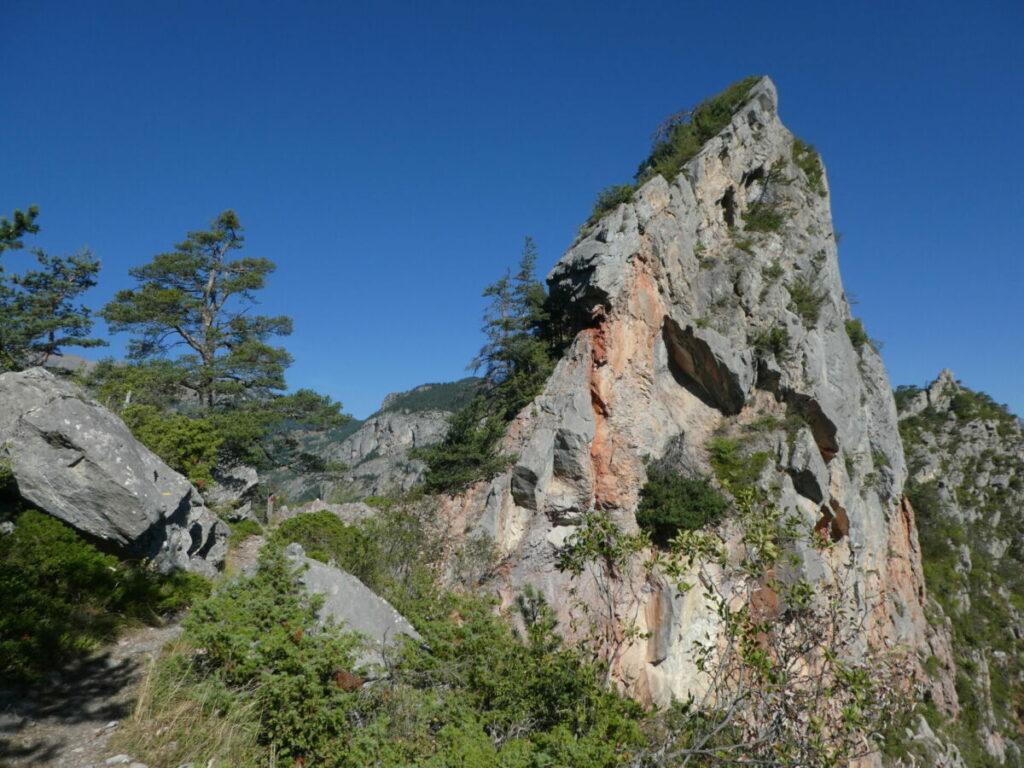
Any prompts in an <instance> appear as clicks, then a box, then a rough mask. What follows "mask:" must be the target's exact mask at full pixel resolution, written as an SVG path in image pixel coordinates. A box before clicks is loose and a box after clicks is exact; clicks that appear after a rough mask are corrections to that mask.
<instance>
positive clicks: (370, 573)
mask: <svg viewBox="0 0 1024 768" xmlns="http://www.w3.org/2000/svg"><path fill="white" fill-rule="evenodd" d="M274 538H275V539H276V541H278V542H279V543H280V544H281V545H282V546H286V545H288V544H290V543H291V542H297V543H299V544H301V545H302V548H303V549H304V550H306V555H307V556H308V557H311V558H313V559H314V560H319V561H320V562H323V563H326V562H330V561H334V562H335V563H337V564H338V567H340V568H343V569H344V570H346V571H348V572H349V573H351V574H352V575H353V576H355V577H356V578H358V579H359V580H360V581H363V582H364V583H374V582H375V581H376V579H375V578H374V577H375V575H376V571H377V565H378V554H377V551H376V547H375V546H374V542H372V541H371V540H370V539H369V537H367V536H366V534H365V533H363V531H362V530H360V529H359V528H357V527H356V526H354V525H347V524H345V523H343V522H342V521H341V519H340V518H339V517H338V516H337V515H335V514H334V513H333V512H328V511H327V510H321V511H319V512H307V513H303V514H301V515H296V516H295V517H293V518H290V519H288V520H285V521H284V522H283V523H281V524H280V525H279V526H278V528H277V530H276V531H275V532H274Z"/></svg>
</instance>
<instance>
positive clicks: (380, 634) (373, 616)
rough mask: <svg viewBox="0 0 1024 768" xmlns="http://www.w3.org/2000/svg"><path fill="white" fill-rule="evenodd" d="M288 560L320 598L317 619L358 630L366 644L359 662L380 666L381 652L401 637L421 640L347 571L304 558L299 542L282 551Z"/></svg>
mask: <svg viewBox="0 0 1024 768" xmlns="http://www.w3.org/2000/svg"><path fill="white" fill-rule="evenodd" d="M285 554H286V555H288V557H289V559H290V560H291V561H292V562H293V563H295V564H296V565H298V566H299V567H301V568H302V569H303V570H302V583H303V585H304V586H305V587H306V590H307V591H308V592H309V593H310V594H313V595H320V596H321V597H323V605H321V607H320V612H319V617H320V621H321V622H324V623H326V622H327V621H333V622H334V623H335V624H341V625H343V628H344V629H345V630H346V631H349V632H358V633H360V634H361V635H363V636H364V637H365V638H366V640H367V643H368V651H367V654H366V655H365V656H364V657H363V658H362V659H361V660H360V663H362V664H376V665H383V664H384V658H383V655H382V654H383V651H384V649H385V648H386V647H387V646H389V645H393V644H394V643H396V642H398V641H399V640H400V639H401V637H403V636H404V637H410V638H412V639H413V640H417V641H422V639H423V638H422V637H420V634H419V632H417V631H416V629H415V628H414V627H413V626H412V624H410V623H409V622H408V620H407V619H406V618H405V617H404V616H402V614H400V613H399V612H398V611H397V610H395V608H394V607H393V606H392V605H391V603H389V602H388V601H387V600H385V599H384V598H383V597H381V596H380V595H378V594H377V593H376V592H374V591H373V590H371V589H370V588H369V587H367V586H366V585H365V584H363V582H361V581H360V580H359V579H357V578H356V577H355V576H353V575H352V574H350V573H347V572H346V571H343V570H341V569H340V568H335V567H334V566H331V565H326V564H324V563H321V562H319V561H317V560H313V559H311V558H308V557H306V553H305V552H304V551H303V549H302V547H301V546H300V545H298V544H290V545H288V548H287V549H286V550H285Z"/></svg>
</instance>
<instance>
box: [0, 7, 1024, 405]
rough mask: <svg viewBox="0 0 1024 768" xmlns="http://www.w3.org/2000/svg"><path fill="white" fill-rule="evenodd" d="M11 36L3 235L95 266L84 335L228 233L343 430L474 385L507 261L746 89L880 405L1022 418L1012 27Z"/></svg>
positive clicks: (17, 31) (544, 264) (559, 16)
mask: <svg viewBox="0 0 1024 768" xmlns="http://www.w3.org/2000/svg"><path fill="white" fill-rule="evenodd" d="M634 5H635V6H636V7H633V6H634ZM3 16H4V26H5V33H4V39H3V41H2V42H0V65H2V71H3V72H4V73H5V75H6V78H5V84H4V106H3V108H2V111H0V118H2V119H0V146H3V148H4V154H3V170H2V172H0V215H10V212H11V211H12V210H13V209H14V208H24V207H25V206H27V205H29V204H31V203H36V204H38V205H39V206H40V208H41V210H42V214H41V217H40V220H39V223H40V224H41V225H42V232H41V233H40V235H39V236H37V237H35V238H33V239H32V244H33V245H39V246H41V247H43V248H46V249H47V250H50V251H54V252H60V251H73V250H76V249H78V248H80V247H82V246H86V245H87V246H89V247H91V248H92V249H93V250H94V251H95V252H96V253H97V255H98V256H99V257H100V258H101V259H102V261H103V272H102V276H101V284H100V286H99V287H98V288H97V289H95V290H94V291H93V292H92V293H91V294H90V295H88V296H87V303H89V304H90V305H91V306H94V307H97V308H98V307H99V306H102V304H103V303H105V302H106V301H107V300H109V298H110V297H111V296H112V295H113V294H114V292H115V291H117V290H119V289H120V288H124V287H127V286H128V285H129V284H130V280H129V278H128V276H127V270H128V269H129V268H130V267H132V266H134V265H138V264H141V263H145V262H146V261H148V260H149V259H150V258H151V257H152V256H153V255H154V254H156V253H159V252H161V251H165V250H169V249H170V247H171V246H172V244H173V243H175V242H178V241H180V240H181V239H183V237H184V235H185V233H186V232H187V231H189V230H194V229H201V228H204V227H205V226H206V225H207V224H208V223H209V221H210V220H211V219H213V218H214V217H215V216H216V215H217V214H218V213H219V212H220V211H222V210H224V209H226V208H234V209H235V210H236V211H237V212H238V214H239V216H240V217H241V219H242V222H243V224H244V225H245V226H246V235H247V247H246V251H245V253H246V254H247V255H250V256H261V257H266V258H270V259H272V260H273V261H275V262H276V263H277V265H278V269H277V272H276V273H275V274H274V275H273V276H272V278H271V282H270V284H269V286H268V288H267V290H266V291H264V292H263V294H262V306H261V310H262V311H264V312H265V313H266V314H288V315H291V316H292V317H294V319H295V333H294V334H293V335H292V336H291V337H289V338H288V339H285V340H283V344H284V345H285V346H286V347H287V348H288V349H289V351H290V352H291V353H292V355H293V356H294V358H295V364H294V365H293V367H292V368H291V369H290V371H289V383H290V384H291V385H292V386H293V387H312V388H314V389H317V390H320V391H323V392H326V393H328V394H330V395H332V396H334V397H335V398H337V399H339V400H341V401H342V402H343V403H344V405H345V408H346V410H349V411H351V412H353V413H355V414H356V415H359V416H365V415H367V414H369V413H370V412H371V411H373V410H374V409H375V408H376V407H377V405H378V404H379V402H380V400H381V399H382V398H383V396H384V395H385V394H386V393H388V392H391V391H398V390H404V389H408V388H410V387H412V386H415V385H416V384H419V383H423V382H427V381H445V380H452V379H456V378H461V377H462V376H464V375H466V374H465V366H466V364H467V363H468V362H469V360H471V359H472V357H473V356H474V354H475V352H476V351H477V349H478V347H479V346H480V344H481V336H480V333H479V326H480V315H481V312H482V310H483V308H484V300H483V299H482V298H481V297H480V293H481V291H482V290H483V288H484V287H485V286H486V285H487V284H489V283H490V282H493V281H494V280H495V279H496V278H497V277H498V276H500V275H501V274H502V273H503V272H504V270H505V268H506V267H507V266H509V265H512V264H514V263H515V262H516V261H517V260H518V258H519V253H520V249H521V246H522V242H523V238H524V236H526V235H531V236H533V237H534V239H535V240H536V241H537V244H538V246H539V249H540V254H541V258H540V266H541V268H542V269H543V270H544V271H545V272H546V271H547V270H548V269H550V267H551V266H553V265H554V263H555V262H556V261H557V260H558V258H559V257H560V256H561V254H562V252H563V251H564V250H565V248H566V247H568V245H569V244H570V242H571V240H572V238H573V234H574V232H575V229H576V227H577V226H578V225H579V223H580V222H581V221H582V220H583V219H585V218H586V216H587V215H588V213H589V210H590V206H591V203H592V201H593V198H594V195H595V194H596V192H597V191H598V190H599V189H600V188H602V187H604V186H607V185H609V184H613V183H623V182H626V181H628V180H630V178H631V176H632V173H633V171H634V170H635V168H636V166H637V164H638V163H639V161H640V160H641V159H642V158H643V157H644V156H645V154H646V152H647V149H648V146H649V137H650V134H651V132H652V130H653V129H654V127H655V126H656V125H657V124H658V122H659V121H660V120H661V118H662V117H664V116H665V115H667V114H669V113H671V112H674V111H676V110H678V109H680V108H682V107H686V106H691V105H693V104H695V103H696V102H698V101H700V100H701V99H703V98H705V97H707V96H710V95H713V94H714V93H716V92H718V91H719V90H721V89H722V88H723V87H725V86H726V85H728V84H729V83H731V82H733V81H735V80H738V79H740V78H742V77H744V76H746V75H749V74H768V75H770V76H771V77H772V78H773V79H774V80H775V82H776V84H777V86H778V88H779V93H780V101H781V105H780V113H781V115H782V118H783V121H784V122H785V123H786V124H787V125H788V126H789V127H790V128H791V129H792V130H793V131H794V132H796V133H797V134H798V135H800V136H802V137H803V138H805V139H806V140H807V141H810V142H812V143H814V144H815V145H817V147H818V149H819V150H821V152H822V154H823V156H824V160H825V163H826V165H827V167H828V171H829V179H830V183H831V186H832V192H833V200H832V202H833V212H834V215H835V219H836V227H837V229H838V230H839V231H840V232H842V234H843V239H842V243H841V246H840V264H841V267H842V271H843V277H844V280H845V285H846V288H847V291H848V292H849V293H852V294H854V295H856V297H857V299H858V300H859V304H858V306H856V307H855V308H854V311H855V313H856V314H857V315H859V316H860V317H862V318H863V319H864V322H865V325H866V327H867V329H868V332H869V333H870V335H871V336H873V337H876V338H879V339H881V340H882V341H883V342H884V343H885V347H884V350H883V356H884V358H885V361H886V364H887V366H888V369H889V373H890V378H891V379H892V381H893V383H894V384H898V383H916V384H920V383H923V382H925V381H926V380H928V379H930V378H933V377H934V376H935V375H936V374H937V373H938V371H939V370H940V369H941V368H943V367H949V368H951V369H953V371H954V372H955V373H956V374H957V376H958V377H959V378H960V379H962V380H963V382H964V383H965V384H967V385H968V386H971V387H973V388H975V389H982V390H984V391H987V392H988V393H990V394H991V395H992V396H993V397H994V398H995V399H996V400H997V401H999V402H1004V403H1008V404H1009V405H1010V406H1011V408H1012V409H1013V410H1014V411H1015V412H1016V413H1018V414H1024V362H1022V352H1024V312H1022V309H1021V298H1022V291H1024V266H1022V256H1024V254H1022V253H1021V245H1020V243H1021V239H1020V234H1019V231H1018V230H1019V228H1020V224H1021V222H1022V221H1024V216H1022V214H1024V204H1022V179H1024V161H1022V159H1021V151H1020V132H1021V125H1022V124H1024V98H1022V95H1024V54H1022V53H1021V50H1022V49H1021V45H1020V40H1021V38H1022V34H1024V5H1022V4H1021V3H1020V2H1019V1H1018V0H1006V1H1005V2H1001V1H994V0H991V1H986V0H980V1H979V2H972V3H966V2H957V3H952V2H943V1H942V0H932V1H930V2H899V3H892V2H861V3H844V4H838V3H836V4H834V3H822V2H776V3H764V2H758V3H754V2H746V1H745V0H744V1H740V2H732V3H728V4H723V3H694V2H683V1H681V0H676V2H647V3H642V4H632V3H622V2H615V3H613V2H607V3H604V2H503V3H490V2H480V1H479V0H478V1H477V2H444V1H443V0H439V1H437V2H432V3H422V2H363V3H349V2H312V1H310V2H294V3H280V2H274V3H270V2H255V1H253V2H227V1H225V0H205V1H204V2H193V1H192V0H176V1H175V2H166V1H165V0H147V2H139V1H138V0H130V1H127V0H126V1H124V2H118V1H114V0H111V1H106V0H95V1H93V2H88V3H85V2H80V1H78V0H70V1H68V2H52V1H48V0H33V1H32V2H27V1H26V0H7V2H5V3H4V14H3ZM25 258H26V256H25V255H24V254H22V255H18V254H11V255H9V256H5V259H7V261H8V263H9V264H10V266H11V268H14V269H17V268H18V267H19V265H20V264H22V263H24V262H23V261H19V260H20V259H25ZM100 329H101V331H102V324H101V327H100ZM123 341H124V339H117V340H115V343H114V345H113V346H112V347H111V349H110V352H111V353H112V354H115V355H117V354H119V352H120V351H121V348H122V344H123Z"/></svg>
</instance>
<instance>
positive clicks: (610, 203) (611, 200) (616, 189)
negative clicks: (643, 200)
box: [587, 184, 636, 224]
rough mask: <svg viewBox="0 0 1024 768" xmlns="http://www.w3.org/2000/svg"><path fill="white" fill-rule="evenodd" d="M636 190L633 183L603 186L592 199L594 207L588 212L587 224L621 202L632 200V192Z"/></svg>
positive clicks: (612, 209) (613, 208)
mask: <svg viewBox="0 0 1024 768" xmlns="http://www.w3.org/2000/svg"><path fill="white" fill-rule="evenodd" d="M634 192H636V185H635V184H613V185H612V186H610V187H605V188H604V189H602V190H601V191H600V192H598V193H597V199H596V200H595V201H594V209H593V210H592V211H591V212H590V218H589V219H587V224H593V223H595V222H596V221H597V220H598V219H600V218H601V217H602V216H604V215H605V214H606V213H608V212H610V211H614V210H615V209H616V208H618V207H619V206H620V205H622V204H623V203H631V202H633V193H634Z"/></svg>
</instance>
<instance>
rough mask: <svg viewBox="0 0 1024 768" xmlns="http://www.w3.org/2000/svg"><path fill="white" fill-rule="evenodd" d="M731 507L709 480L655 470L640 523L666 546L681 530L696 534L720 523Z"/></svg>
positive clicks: (638, 514)
mask: <svg viewBox="0 0 1024 768" xmlns="http://www.w3.org/2000/svg"><path fill="white" fill-rule="evenodd" d="M727 505H728V502H726V500H725V497H724V496H722V494H721V493H719V492H718V491H717V490H715V488H713V487H712V486H711V484H710V483H708V481H707V480H704V479H702V478H690V477H682V476H680V475H677V474H672V473H669V472H664V471H659V470H655V469H651V470H649V471H648V479H647V482H646V483H644V486H643V488H641V490H640V505H639V507H638V508H637V512H636V522H637V525H639V526H640V530H642V531H644V532H646V533H647V534H648V535H649V536H650V537H651V541H653V542H654V543H655V544H656V545H658V546H660V547H665V546H667V545H668V543H669V542H670V541H671V540H672V539H673V538H675V536H676V534H678V533H679V531H681V530H686V531H694V530H697V529H698V528H703V527H704V526H706V525H713V524H714V523H716V522H718V520H720V519H721V517H722V515H724V514H725V510H726V507H727Z"/></svg>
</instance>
